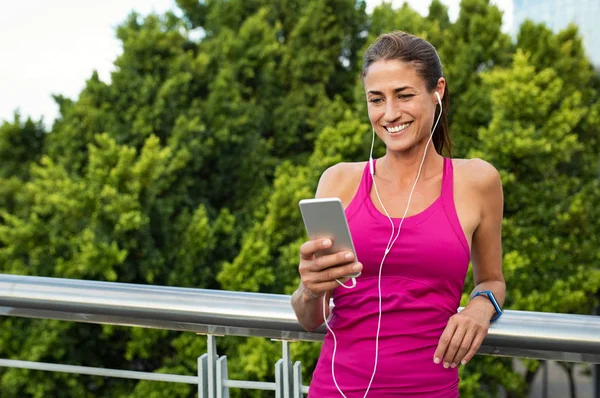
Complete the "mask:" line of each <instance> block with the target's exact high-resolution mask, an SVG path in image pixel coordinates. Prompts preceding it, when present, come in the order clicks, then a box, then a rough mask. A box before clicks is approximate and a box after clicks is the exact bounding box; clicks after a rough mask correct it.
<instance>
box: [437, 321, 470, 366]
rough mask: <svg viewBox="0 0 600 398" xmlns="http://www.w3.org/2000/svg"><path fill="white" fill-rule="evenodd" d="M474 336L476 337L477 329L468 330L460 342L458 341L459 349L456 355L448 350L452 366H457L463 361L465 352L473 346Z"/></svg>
mask: <svg viewBox="0 0 600 398" xmlns="http://www.w3.org/2000/svg"><path fill="white" fill-rule="evenodd" d="M455 336H456V335H455ZM474 337H475V331H474V330H473V329H468V330H466V333H465V334H464V337H463V338H462V339H461V341H460V343H458V349H457V351H456V353H455V354H454V355H452V352H448V355H447V358H448V359H449V360H450V366H451V367H453V368H455V367H457V366H458V364H459V363H461V361H462V360H463V358H464V356H465V354H466V353H467V352H468V351H469V349H470V348H471V345H472V342H473V338H474ZM450 347H451V348H452V343H451V344H450ZM463 365H464V364H463ZM444 366H445V365H444Z"/></svg>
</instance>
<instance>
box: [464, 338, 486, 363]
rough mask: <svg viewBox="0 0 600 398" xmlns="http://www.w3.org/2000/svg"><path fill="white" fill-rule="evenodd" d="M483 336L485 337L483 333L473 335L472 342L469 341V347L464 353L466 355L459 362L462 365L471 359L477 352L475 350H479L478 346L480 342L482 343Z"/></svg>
mask: <svg viewBox="0 0 600 398" xmlns="http://www.w3.org/2000/svg"><path fill="white" fill-rule="evenodd" d="M484 337H485V334H484V333H477V334H476V335H475V338H474V339H473V342H472V343H471V347H470V348H469V351H468V352H467V353H466V355H465V356H464V358H463V359H462V361H461V363H462V364H463V365H466V364H467V363H468V362H469V361H470V360H471V359H473V357H474V356H475V354H477V350H479V347H481V343H483V339H484Z"/></svg>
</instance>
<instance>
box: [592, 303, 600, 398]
mask: <svg viewBox="0 0 600 398" xmlns="http://www.w3.org/2000/svg"><path fill="white" fill-rule="evenodd" d="M596 297H597V298H598V299H600V292H596ZM595 315H598V316H600V305H598V307H596V311H595ZM592 388H593V389H594V391H593V392H592V394H593V398H600V364H598V363H596V364H592Z"/></svg>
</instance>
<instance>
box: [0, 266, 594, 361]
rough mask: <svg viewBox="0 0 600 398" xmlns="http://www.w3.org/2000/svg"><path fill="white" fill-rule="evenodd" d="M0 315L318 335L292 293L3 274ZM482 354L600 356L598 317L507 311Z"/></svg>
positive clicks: (294, 337) (285, 336) (272, 334)
mask: <svg viewBox="0 0 600 398" xmlns="http://www.w3.org/2000/svg"><path fill="white" fill-rule="evenodd" d="M0 315H4V316H19V317H29V318H42V319H58V320H65V321H76V322H88V323H110V324H115V325H126V326H142V327H152V328H157V329H170V330H185V331H193V332H196V333H204V334H214V335H236V336H261V337H268V338H274V339H282V340H303V341H320V340H322V339H323V336H324V332H325V330H324V328H323V327H321V328H319V329H317V330H316V331H314V332H307V331H305V330H304V329H303V328H302V327H301V326H300V325H299V324H298V322H297V320H296V317H295V315H294V312H293V310H292V308H291V305H290V296H287V295H279V294H265V293H249V292H234V291H223V290H207V289H192V288H180V287H165V286H153V285H138V284H126V283H116V282H100V281H87V280H77V279H63V278H48V277H39V276H22V275H9V274H0ZM480 353H484V354H493V355H501V356H511V357H527V358H538V359H552V360H563V361H574V362H591V363H600V317H598V316H594V315H571V314H556V313H543V312H527V311H510V310H507V311H505V313H504V314H503V315H502V317H501V318H500V320H499V321H497V322H495V323H493V324H492V326H491V327H490V330H489V333H488V336H487V337H486V339H485V341H484V343H483V345H482V347H481V349H480Z"/></svg>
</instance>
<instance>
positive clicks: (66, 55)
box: [0, 0, 512, 126]
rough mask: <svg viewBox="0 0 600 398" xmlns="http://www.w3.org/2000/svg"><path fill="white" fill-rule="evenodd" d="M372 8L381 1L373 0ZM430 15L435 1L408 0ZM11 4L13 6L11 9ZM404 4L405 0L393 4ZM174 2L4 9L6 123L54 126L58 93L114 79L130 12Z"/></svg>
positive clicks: (0, 31) (506, 2) (107, 1)
mask: <svg viewBox="0 0 600 398" xmlns="http://www.w3.org/2000/svg"><path fill="white" fill-rule="evenodd" d="M443 1H444V3H446V4H447V5H448V6H449V8H450V18H451V19H452V20H454V19H455V18H456V16H457V15H458V4H459V2H460V1H459V0H443ZM367 2H368V4H369V8H370V9H371V8H372V7H373V6H374V5H375V4H378V3H381V0H367ZM407 2H408V3H410V5H411V6H412V7H413V8H414V9H416V10H417V11H419V12H421V13H423V14H426V13H427V9H428V7H429V3H430V1H426V0H409V1H407ZM493 2H494V3H496V4H497V5H498V6H499V7H500V8H501V9H502V10H504V11H505V21H504V26H505V28H504V30H505V31H508V30H509V29H510V25H511V21H512V0H495V1H493ZM7 3H8V4H7ZM392 3H393V4H394V5H400V4H401V3H402V0H392ZM173 7H174V1H173V0H103V1H90V0H53V1H48V0H21V1H11V2H4V5H2V6H0V53H1V54H2V62H0V123H1V122H2V121H5V120H10V121H12V119H13V113H14V111H15V110H17V109H18V110H19V111H20V113H21V115H22V116H23V117H27V116H31V117H32V118H34V119H39V118H40V117H42V116H43V118H44V122H45V123H46V124H47V125H48V126H49V125H50V124H51V123H52V121H53V120H54V118H55V117H56V115H57V112H58V109H57V106H56V105H55V103H54V100H53V99H52V97H51V95H52V94H62V95H64V96H66V97H69V98H73V99H76V98H77V96H78V95H79V92H80V91H81V89H82V88H83V85H84V83H85V81H86V80H87V79H88V78H89V77H90V76H91V74H92V72H93V71H94V70H97V71H98V73H99V74H100V78H101V79H102V80H103V81H107V82H108V81H109V80H110V72H111V70H112V65H113V61H114V60H115V58H116V57H117V56H118V55H119V54H120V53H121V47H120V43H119V41H118V40H117V38H116V35H115V28H116V26H117V25H119V24H120V23H121V22H122V21H123V20H125V18H126V17H127V15H128V14H129V12H130V11H132V10H135V11H137V12H139V13H141V14H148V13H150V12H153V11H154V12H158V13H162V12H164V11H166V10H168V9H171V8H173Z"/></svg>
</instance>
